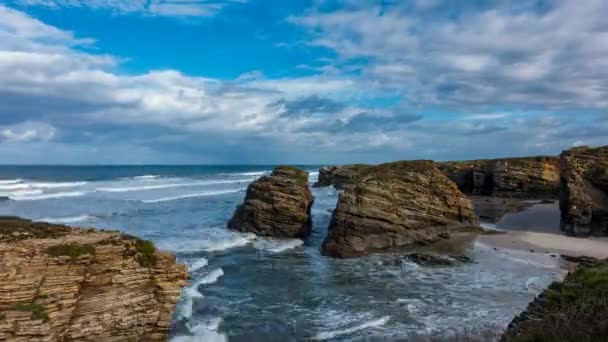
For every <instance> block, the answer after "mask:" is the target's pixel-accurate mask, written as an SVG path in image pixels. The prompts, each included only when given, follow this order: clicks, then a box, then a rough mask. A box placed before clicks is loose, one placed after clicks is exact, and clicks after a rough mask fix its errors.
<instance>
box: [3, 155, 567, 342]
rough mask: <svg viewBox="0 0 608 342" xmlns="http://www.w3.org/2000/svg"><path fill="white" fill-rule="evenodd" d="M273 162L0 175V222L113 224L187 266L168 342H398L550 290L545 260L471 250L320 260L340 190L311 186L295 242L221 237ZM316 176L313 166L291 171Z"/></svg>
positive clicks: (502, 316)
mask: <svg viewBox="0 0 608 342" xmlns="http://www.w3.org/2000/svg"><path fill="white" fill-rule="evenodd" d="M272 168H273V166H271V165H268V166H53V167H50V166H27V167H25V166H2V167H0V197H2V198H5V199H6V200H3V201H0V214H1V215H17V216H21V217H25V218H30V219H34V220H43V221H48V222H56V223H62V224H67V225H72V226H81V227H83V226H84V227H96V228H111V229H119V230H121V231H124V232H127V233H130V234H133V235H137V236H139V237H142V238H144V239H149V240H151V241H153V242H154V243H155V244H156V245H157V246H158V247H159V248H161V249H165V250H169V251H172V252H174V253H175V254H176V255H177V258H178V260H179V261H181V262H184V263H186V264H187V265H188V269H189V272H190V274H191V276H192V280H191V285H190V286H189V287H187V288H184V289H183V290H182V295H181V298H180V302H179V304H178V307H177V309H176V311H175V316H174V324H173V328H172V332H171V339H172V340H173V341H311V340H313V341H314V340H323V341H404V340H407V339H408V336H412V335H413V334H435V333H442V334H446V333H447V334H449V333H451V332H456V331H459V330H461V329H463V328H467V329H471V328H475V327H483V326H487V325H493V326H504V325H505V324H507V323H508V322H509V321H510V320H511V319H512V318H513V317H514V316H515V315H516V314H517V313H519V312H521V311H522V310H523V309H525V307H526V306H527V304H528V303H529V302H530V301H531V300H532V299H533V298H534V296H535V295H537V294H538V293H539V292H540V291H541V290H542V289H543V288H545V287H546V286H547V285H548V284H549V283H551V282H552V281H554V280H556V279H559V278H560V277H561V272H560V265H559V261H558V259H557V258H554V257H552V256H550V255H547V254H539V253H528V252H523V251H509V250H495V249H494V248H492V247H490V246H485V245H483V244H479V243H471V245H470V246H469V247H468V248H467V249H466V251H465V253H466V254H467V255H468V256H469V257H471V258H472V260H473V262H472V263H464V264H461V265H457V266H453V267H425V266H419V265H416V264H412V263H408V262H403V261H402V259H401V258H400V257H399V256H398V255H393V254H383V255H371V256H367V257H362V258H355V259H348V260H333V259H329V258H326V257H323V256H321V254H320V247H321V243H322V241H323V239H324V237H325V235H326V234H327V226H328V224H329V221H330V218H331V210H332V209H334V208H335V205H336V202H337V200H338V196H339V192H338V191H336V190H335V189H333V188H315V189H313V194H314V196H315V203H314V207H313V210H312V215H313V232H312V235H311V236H310V237H309V238H308V239H306V240H297V239H291V240H279V239H265V238H259V237H256V236H255V235H254V234H242V233H238V232H233V231H229V230H228V229H226V223H227V221H228V219H229V218H230V217H231V215H232V213H233V211H234V209H235V207H236V206H237V204H239V203H240V202H242V201H243V198H244V196H245V190H246V188H247V186H248V184H249V183H250V182H251V181H253V180H255V179H257V178H258V177H260V176H262V175H264V174H268V173H270V171H271V170H272ZM303 168H305V169H307V170H308V171H310V172H311V177H310V182H311V183H312V182H314V181H315V180H316V177H317V173H316V170H317V169H318V167H317V166H303Z"/></svg>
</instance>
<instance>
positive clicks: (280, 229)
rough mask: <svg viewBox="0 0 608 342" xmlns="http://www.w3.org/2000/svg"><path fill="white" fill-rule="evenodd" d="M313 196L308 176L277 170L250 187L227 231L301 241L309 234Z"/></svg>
mask: <svg viewBox="0 0 608 342" xmlns="http://www.w3.org/2000/svg"><path fill="white" fill-rule="evenodd" d="M313 200H314V198H313V196H312V193H311V192H310V189H309V188H308V172H306V171H304V170H300V169H297V168H294V167H289V166H279V167H277V168H276V169H274V171H273V172H272V174H271V175H270V176H263V177H261V178H260V179H258V180H257V181H255V182H253V183H251V184H250V185H249V187H248V188H247V194H246V196H245V201H244V203H243V204H241V205H239V206H238V207H237V209H236V211H235V212H234V215H233V216H232V219H231V220H230V221H229V222H228V227H229V228H231V229H236V230H239V231H242V232H251V233H255V234H256V235H260V236H270V237H277V238H303V237H306V236H308V235H309V234H310V232H311V229H312V219H311V215H310V211H311V208H312V203H313Z"/></svg>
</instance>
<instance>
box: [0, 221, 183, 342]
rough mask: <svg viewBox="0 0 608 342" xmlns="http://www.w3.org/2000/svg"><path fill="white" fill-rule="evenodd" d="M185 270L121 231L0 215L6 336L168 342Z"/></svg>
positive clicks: (0, 299)
mask: <svg viewBox="0 0 608 342" xmlns="http://www.w3.org/2000/svg"><path fill="white" fill-rule="evenodd" d="M187 278H188V274H187V269H186V267H185V266H184V265H179V264H176V262H175V257H173V256H172V255H170V254H168V253H163V252H160V251H157V250H156V249H155V248H154V245H153V244H152V243H150V242H148V241H143V240H139V239H137V238H134V237H131V236H128V235H125V234H121V233H120V232H116V231H100V230H94V229H73V228H69V227H67V226H62V225H54V224H48V223H36V222H32V221H29V220H23V219H19V218H14V217H2V218H0V340H1V341H85V340H86V341H91V340H96V341H165V340H166V339H167V336H168V332H169V328H170V325H171V319H172V315H173V311H174V307H175V305H176V303H177V301H178V299H179V296H180V288H181V286H184V285H187Z"/></svg>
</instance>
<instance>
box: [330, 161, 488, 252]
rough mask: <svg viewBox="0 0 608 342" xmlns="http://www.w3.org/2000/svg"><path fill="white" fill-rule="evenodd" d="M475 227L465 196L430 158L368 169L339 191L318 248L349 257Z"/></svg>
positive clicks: (424, 241) (427, 241) (476, 224)
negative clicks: (323, 237) (327, 226)
mask: <svg viewBox="0 0 608 342" xmlns="http://www.w3.org/2000/svg"><path fill="white" fill-rule="evenodd" d="M465 227H469V228H474V229H479V228H477V227H478V222H477V218H476V216H475V214H474V212H473V209H472V207H471V203H470V202H469V200H468V199H467V198H466V197H464V196H463V194H462V193H461V192H460V190H458V187H457V186H456V184H454V182H452V181H451V180H450V179H449V178H447V177H446V176H445V175H444V174H443V173H441V171H440V170H439V169H438V168H437V165H436V164H435V163H433V162H432V161H424V160H422V161H404V162H396V163H388V164H382V165H378V166H374V167H369V168H367V169H366V170H364V171H362V172H361V173H360V174H359V176H358V178H357V180H356V182H355V183H354V184H353V185H352V186H349V187H347V188H346V190H345V191H344V193H342V194H341V195H340V198H339V200H338V206H337V208H336V210H335V212H334V214H333V217H332V221H331V224H330V227H329V233H328V236H327V237H326V239H325V241H324V242H323V248H322V252H323V254H324V255H328V256H332V257H339V258H345V257H355V256H360V255H364V254H368V253H373V252H376V251H383V250H390V249H394V248H400V247H405V246H408V245H413V244H420V243H429V242H434V241H438V240H441V239H444V238H447V237H449V233H450V232H452V231H456V230H460V229H462V228H465Z"/></svg>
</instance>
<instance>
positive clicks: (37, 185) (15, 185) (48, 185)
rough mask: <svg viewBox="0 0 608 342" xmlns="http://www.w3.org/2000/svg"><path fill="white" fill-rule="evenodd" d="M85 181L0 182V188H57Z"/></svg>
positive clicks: (76, 184)
mask: <svg viewBox="0 0 608 342" xmlns="http://www.w3.org/2000/svg"><path fill="white" fill-rule="evenodd" d="M86 184H87V182H58V183H38V182H32V183H22V182H21V181H19V182H15V183H4V184H2V183H0V190H19V189H57V188H75V187H79V186H83V185H86Z"/></svg>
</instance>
